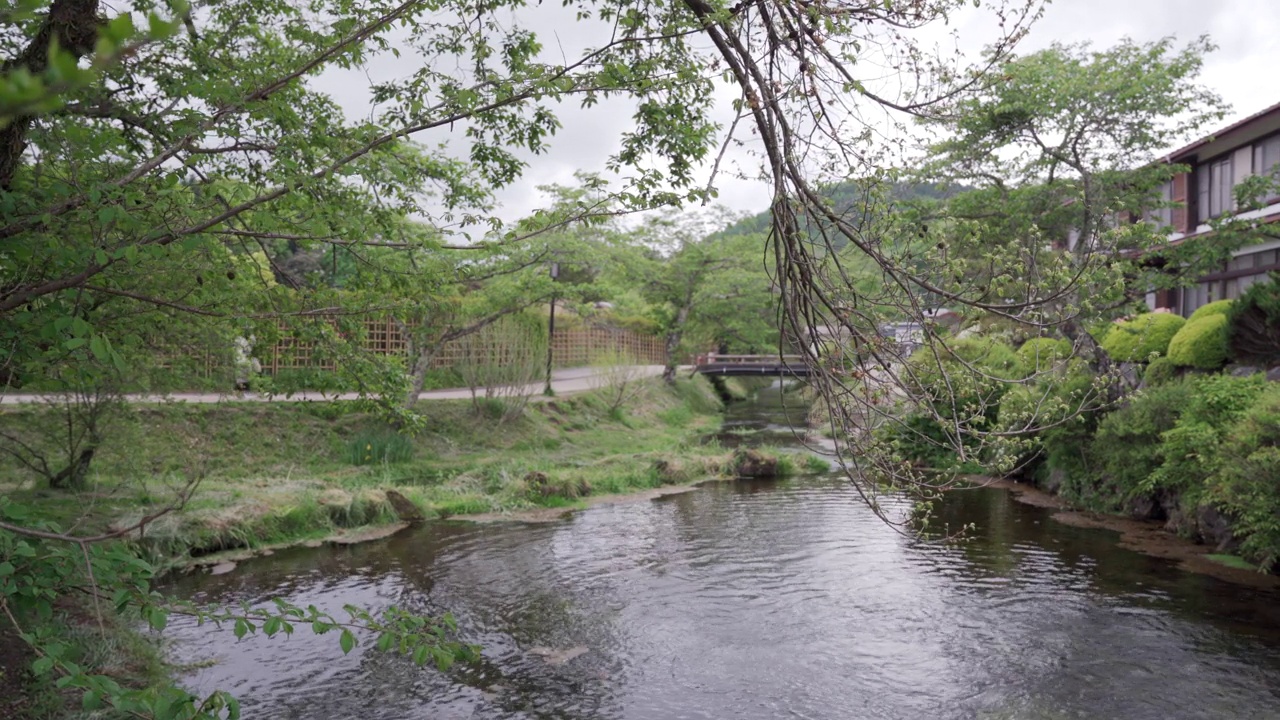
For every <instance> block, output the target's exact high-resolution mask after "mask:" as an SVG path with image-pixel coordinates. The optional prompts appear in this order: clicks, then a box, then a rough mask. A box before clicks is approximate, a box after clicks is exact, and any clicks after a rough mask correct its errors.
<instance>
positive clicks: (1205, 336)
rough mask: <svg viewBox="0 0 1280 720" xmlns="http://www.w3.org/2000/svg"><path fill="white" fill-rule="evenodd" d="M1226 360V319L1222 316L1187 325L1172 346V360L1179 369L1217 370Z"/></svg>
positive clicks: (1170, 356)
mask: <svg viewBox="0 0 1280 720" xmlns="http://www.w3.org/2000/svg"><path fill="white" fill-rule="evenodd" d="M1227 357H1228V350H1227V316H1226V315H1222V314H1214V315H1207V316H1205V317H1201V318H1200V319H1198V320H1193V321H1190V322H1188V323H1187V324H1186V325H1185V326H1183V328H1182V329H1181V330H1179V331H1178V334H1177V335H1175V336H1174V337H1173V340H1172V341H1171V342H1170V343H1169V360H1171V361H1172V362H1173V364H1174V365H1176V366H1178V367H1192V368H1199V369H1201V370H1216V369H1218V368H1220V367H1222V366H1223V365H1225V364H1226V362H1227Z"/></svg>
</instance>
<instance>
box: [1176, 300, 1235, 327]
mask: <svg viewBox="0 0 1280 720" xmlns="http://www.w3.org/2000/svg"><path fill="white" fill-rule="evenodd" d="M1234 302H1235V301H1234V300H1215V301H1213V302H1211V303H1209V304H1208V305H1201V306H1200V307H1199V308H1196V311H1195V312H1193V313H1191V316H1190V317H1188V318H1187V322H1191V321H1192V320H1199V319H1200V318H1202V317H1209V316H1210V315H1226V314H1227V313H1229V312H1231V306H1232V304H1233V303H1234Z"/></svg>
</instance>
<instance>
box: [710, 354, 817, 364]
mask: <svg viewBox="0 0 1280 720" xmlns="http://www.w3.org/2000/svg"><path fill="white" fill-rule="evenodd" d="M693 363H694V365H697V366H705V365H803V364H804V356H803V355H776V354H774V355H721V354H720V353H703V354H701V355H698V356H696V357H695V358H694V360H693Z"/></svg>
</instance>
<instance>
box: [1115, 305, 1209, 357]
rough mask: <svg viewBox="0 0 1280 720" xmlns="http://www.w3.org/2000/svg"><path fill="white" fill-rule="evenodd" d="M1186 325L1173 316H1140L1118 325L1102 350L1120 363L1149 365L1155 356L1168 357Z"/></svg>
mask: <svg viewBox="0 0 1280 720" xmlns="http://www.w3.org/2000/svg"><path fill="white" fill-rule="evenodd" d="M1219 317H1220V316H1219ZM1186 322H1187V321H1186V320H1184V319H1183V318H1182V317H1180V316H1178V315H1174V314H1173V313H1147V314H1146V315H1139V316H1138V317H1136V318H1134V319H1132V320H1129V321H1127V322H1122V323H1117V324H1116V326H1115V327H1113V328H1112V329H1111V332H1109V333H1107V336H1106V338H1104V339H1103V340H1102V349H1103V350H1106V351H1107V354H1108V355H1110V356H1111V357H1112V359H1114V360H1118V361H1120V362H1146V361H1147V359H1148V358H1149V357H1150V356H1151V355H1152V353H1158V354H1160V355H1164V354H1166V353H1167V352H1168V350H1169V341H1171V340H1172V339H1173V336H1174V335H1177V334H1178V331H1179V330H1181V329H1182V326H1183V325H1185V324H1186Z"/></svg>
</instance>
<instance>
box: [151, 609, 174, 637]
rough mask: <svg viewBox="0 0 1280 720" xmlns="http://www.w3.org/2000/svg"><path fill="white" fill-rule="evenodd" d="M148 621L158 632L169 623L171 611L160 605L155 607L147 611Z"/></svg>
mask: <svg viewBox="0 0 1280 720" xmlns="http://www.w3.org/2000/svg"><path fill="white" fill-rule="evenodd" d="M147 622H148V623H150V624H151V627H152V628H153V629H154V630H156V631H157V632H158V631H162V630H164V628H165V626H166V625H168V624H169V613H167V612H165V611H164V610H162V609H160V608H158V607H153V608H151V609H150V610H149V611H148V612H147Z"/></svg>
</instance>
